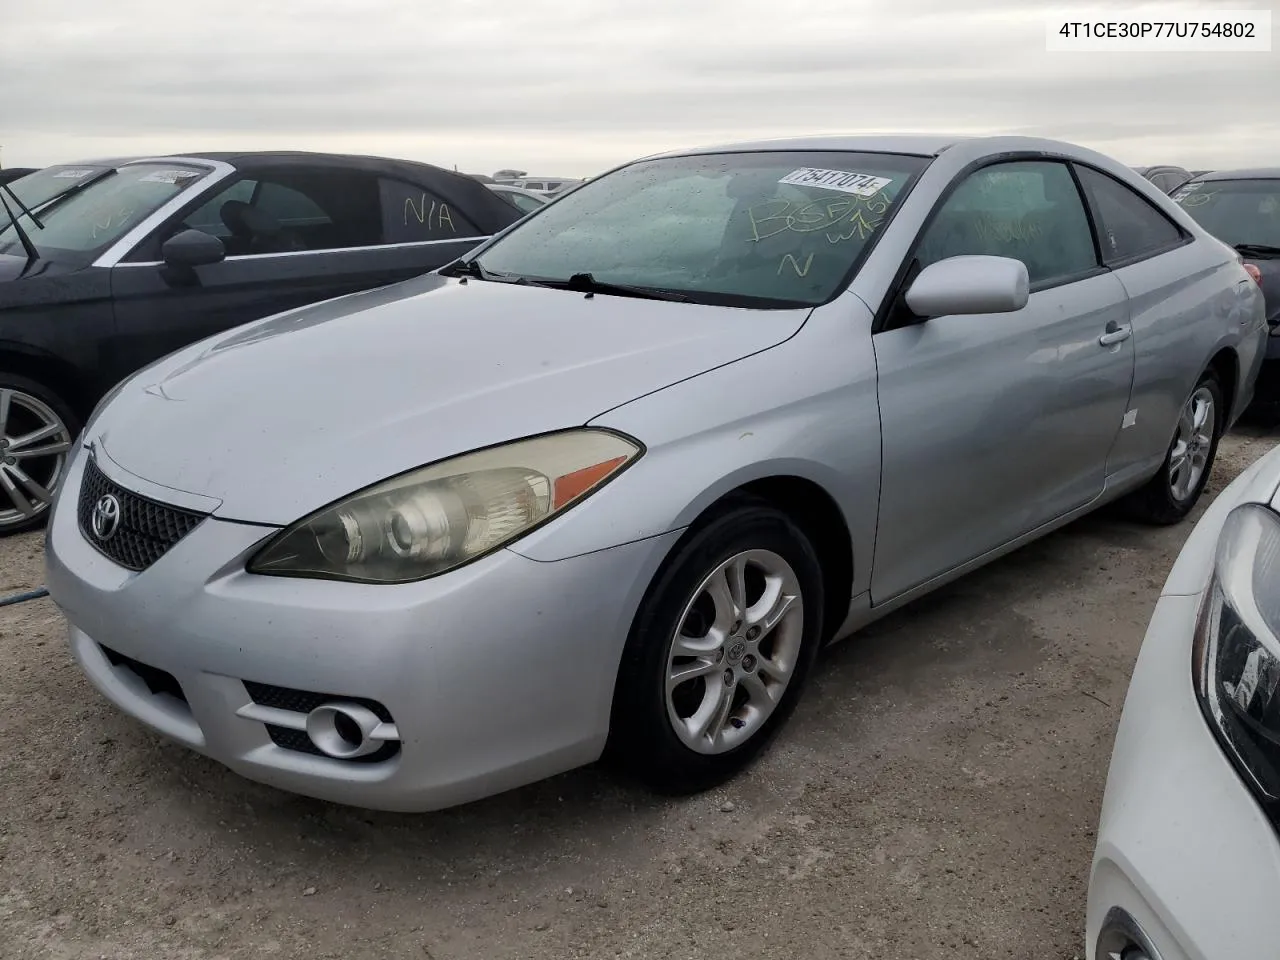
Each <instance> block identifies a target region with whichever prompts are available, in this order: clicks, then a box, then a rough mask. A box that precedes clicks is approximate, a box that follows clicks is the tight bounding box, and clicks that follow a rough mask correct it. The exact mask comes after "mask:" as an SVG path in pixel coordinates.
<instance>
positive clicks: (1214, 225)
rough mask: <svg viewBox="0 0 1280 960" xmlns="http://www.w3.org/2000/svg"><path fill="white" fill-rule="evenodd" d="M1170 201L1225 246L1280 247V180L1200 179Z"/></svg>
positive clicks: (1179, 189) (1182, 189)
mask: <svg viewBox="0 0 1280 960" xmlns="http://www.w3.org/2000/svg"><path fill="white" fill-rule="evenodd" d="M1173 199H1174V200H1175V201H1177V203H1178V204H1179V205H1181V207H1182V209H1184V210H1186V211H1187V213H1189V214H1191V216H1193V217H1194V218H1195V219H1196V221H1197V222H1198V223H1199V224H1200V226H1202V227H1204V228H1205V229H1206V230H1208V231H1209V232H1210V233H1212V234H1213V235H1214V236H1215V237H1217V238H1218V239H1219V240H1222V241H1223V242H1225V243H1229V244H1231V245H1232V246H1236V245H1238V244H1257V245H1260V246H1268V247H1280V179H1278V180H1244V179H1241V180H1199V181H1196V182H1195V183H1188V184H1184V185H1183V186H1181V187H1179V188H1178V189H1177V190H1175V191H1174V194H1173Z"/></svg>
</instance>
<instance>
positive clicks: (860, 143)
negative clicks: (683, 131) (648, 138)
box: [647, 134, 973, 159]
mask: <svg viewBox="0 0 1280 960" xmlns="http://www.w3.org/2000/svg"><path fill="white" fill-rule="evenodd" d="M970 139H973V138H971V137H958V136H943V135H938V134H901V135H895V136H813V137H781V138H777V139H768V140H741V141H736V142H732V143H720V144H714V145H709V146H704V147H692V148H690V149H687V150H671V151H667V152H665V153H659V154H655V155H654V157H651V158H647V159H653V158H656V157H685V156H697V155H698V154H705V153H756V152H759V151H763V150H789V151H811V152H814V153H819V152H827V151H831V152H841V151H843V152H848V153H906V154H913V155H915V156H920V157H935V156H937V155H938V154H940V153H942V152H943V151H944V150H946V149H947V148H948V147H952V146H954V145H955V144H957V143H959V142H960V141H962V140H970Z"/></svg>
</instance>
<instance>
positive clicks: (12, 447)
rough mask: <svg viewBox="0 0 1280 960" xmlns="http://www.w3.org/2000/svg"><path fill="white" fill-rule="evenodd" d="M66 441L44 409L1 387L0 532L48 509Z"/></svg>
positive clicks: (18, 392)
mask: <svg viewBox="0 0 1280 960" xmlns="http://www.w3.org/2000/svg"><path fill="white" fill-rule="evenodd" d="M71 440H72V438H71V431H70V430H69V429H68V428H67V425H66V424H65V423H64V422H63V421H62V418H61V417H59V416H58V414H57V413H56V412H55V411H54V410H53V408H52V407H50V406H49V405H48V404H46V403H45V402H43V401H42V400H39V399H38V398H36V397H33V396H31V395H30V394H29V393H24V392H22V391H21V390H14V389H11V388H7V387H0V531H3V530H4V529H5V528H7V527H16V526H18V525H19V524H25V523H27V522H28V521H30V520H34V519H35V518H36V517H38V516H40V515H41V514H42V513H45V512H46V511H47V510H48V509H49V506H50V504H52V502H53V495H54V493H55V492H56V491H57V489H58V483H59V481H60V480H61V479H62V474H63V472H64V471H65V470H66V465H67V455H68V452H69V451H70V450H71Z"/></svg>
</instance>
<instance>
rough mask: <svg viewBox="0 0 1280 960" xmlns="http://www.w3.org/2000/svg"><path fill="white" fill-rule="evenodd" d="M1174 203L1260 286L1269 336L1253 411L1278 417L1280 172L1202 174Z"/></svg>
mask: <svg viewBox="0 0 1280 960" xmlns="http://www.w3.org/2000/svg"><path fill="white" fill-rule="evenodd" d="M1173 199H1174V201H1175V202H1177V203H1178V204H1179V205H1180V206H1181V207H1182V209H1184V210H1186V211H1187V213H1189V214H1190V215H1191V216H1192V217H1194V218H1195V220H1196V221H1197V222H1198V223H1199V224H1200V225H1201V226H1202V227H1204V228H1205V229H1206V230H1208V231H1209V232H1210V233H1212V234H1213V235H1214V236H1215V237H1217V238H1218V239H1219V240H1222V241H1223V242H1224V243H1228V244H1230V245H1231V246H1232V247H1234V248H1235V249H1236V250H1237V251H1238V252H1239V253H1240V255H1241V256H1242V257H1243V258H1244V262H1245V264H1246V266H1247V268H1248V270H1249V271H1250V273H1251V274H1252V275H1253V276H1254V278H1255V279H1256V280H1257V281H1258V283H1259V284H1261V285H1262V293H1263V296H1264V297H1265V298H1266V304H1267V323H1268V325H1269V326H1270V329H1271V336H1270V338H1269V339H1268V341H1267V358H1266V362H1265V363H1264V364H1263V367H1262V373H1261V374H1260V375H1259V377H1258V388H1257V392H1256V394H1255V396H1254V409H1255V410H1256V411H1257V412H1258V413H1260V414H1262V415H1265V416H1270V417H1272V418H1274V417H1276V416H1278V415H1280V167H1270V168H1264V169H1255V170H1217V171H1214V172H1212V173H1206V174H1203V175H1202V176H1199V177H1196V178H1195V179H1194V180H1191V181H1189V182H1188V183H1185V184H1183V185H1182V186H1181V187H1179V188H1178V189H1177V190H1176V191H1174V194H1173Z"/></svg>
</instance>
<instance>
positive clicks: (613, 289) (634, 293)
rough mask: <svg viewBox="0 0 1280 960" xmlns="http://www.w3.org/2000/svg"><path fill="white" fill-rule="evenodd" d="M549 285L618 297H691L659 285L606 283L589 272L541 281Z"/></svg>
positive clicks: (685, 300) (679, 300) (675, 299)
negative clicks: (660, 287) (663, 288)
mask: <svg viewBox="0 0 1280 960" xmlns="http://www.w3.org/2000/svg"><path fill="white" fill-rule="evenodd" d="M540 282H541V283H543V284H544V285H546V286H548V287H552V286H555V287H562V288H564V289H565V290H581V291H582V292H583V293H603V294H606V295H613V296H616V297H637V298H639V299H642V300H670V301H672V302H675V303H688V302H689V298H688V297H686V296H685V295H684V294H683V293H676V292H675V291H674V290H661V289H659V288H657V287H634V286H631V285H630V284H627V283H605V282H604V281H602V280H597V279H596V278H595V277H593V276H592V275H591V274H589V273H575V274H574V275H573V276H571V277H570V278H569V279H568V280H566V281H550V280H543V281H540Z"/></svg>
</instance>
